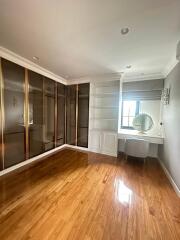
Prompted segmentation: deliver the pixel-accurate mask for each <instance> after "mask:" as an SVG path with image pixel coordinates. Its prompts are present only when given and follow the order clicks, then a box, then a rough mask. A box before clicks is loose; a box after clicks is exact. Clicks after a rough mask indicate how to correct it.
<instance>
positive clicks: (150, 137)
mask: <svg viewBox="0 0 180 240" xmlns="http://www.w3.org/2000/svg"><path fill="white" fill-rule="evenodd" d="M127 138H137V139H143V140H146V141H149V142H150V143H155V144H163V142H164V138H163V136H161V135H160V134H154V133H148V132H147V133H140V132H138V131H137V130H129V129H120V130H119V132H118V139H127Z"/></svg>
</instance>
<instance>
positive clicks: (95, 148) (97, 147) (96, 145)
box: [89, 130, 102, 153]
mask: <svg viewBox="0 0 180 240" xmlns="http://www.w3.org/2000/svg"><path fill="white" fill-rule="evenodd" d="M89 139H90V146H91V148H90V150H91V151H92V152H97V153H101V148H102V132H101V131H95V130H91V131H90V136H89Z"/></svg>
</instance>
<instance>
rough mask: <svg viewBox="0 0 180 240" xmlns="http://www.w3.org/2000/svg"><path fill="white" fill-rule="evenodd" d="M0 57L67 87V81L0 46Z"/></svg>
mask: <svg viewBox="0 0 180 240" xmlns="http://www.w3.org/2000/svg"><path fill="white" fill-rule="evenodd" d="M0 57H2V58H5V59H7V60H9V61H12V62H14V63H16V64H18V65H20V66H22V67H25V68H27V69H29V70H32V71H34V72H37V73H39V74H42V75H43V76H46V77H48V78H51V79H53V80H54V81H57V82H60V83H63V84H65V85H67V80H66V79H64V78H63V77H60V76H58V75H56V74H54V73H53V72H50V71H49V70H47V69H45V68H43V67H40V66H39V65H38V64H35V63H34V62H32V61H30V60H28V59H26V58H24V57H21V56H20V55H18V54H16V53H14V52H12V51H10V50H8V49H6V48H4V47H2V46H0Z"/></svg>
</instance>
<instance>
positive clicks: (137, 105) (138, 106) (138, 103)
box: [121, 100, 140, 130]
mask: <svg viewBox="0 0 180 240" xmlns="http://www.w3.org/2000/svg"><path fill="white" fill-rule="evenodd" d="M125 101H126V102H127V101H135V102H136V111H135V116H137V115H138V114H139V110H140V101H139V100H122V106H121V128H122V129H129V130H134V128H133V127H130V126H123V117H126V116H123V109H124V102H125ZM127 117H129V116H127Z"/></svg>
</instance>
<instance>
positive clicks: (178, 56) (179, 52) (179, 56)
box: [176, 41, 180, 61]
mask: <svg viewBox="0 0 180 240" xmlns="http://www.w3.org/2000/svg"><path fill="white" fill-rule="evenodd" d="M176 59H177V60H179V61H180V41H179V42H178V45H177V50H176Z"/></svg>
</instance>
